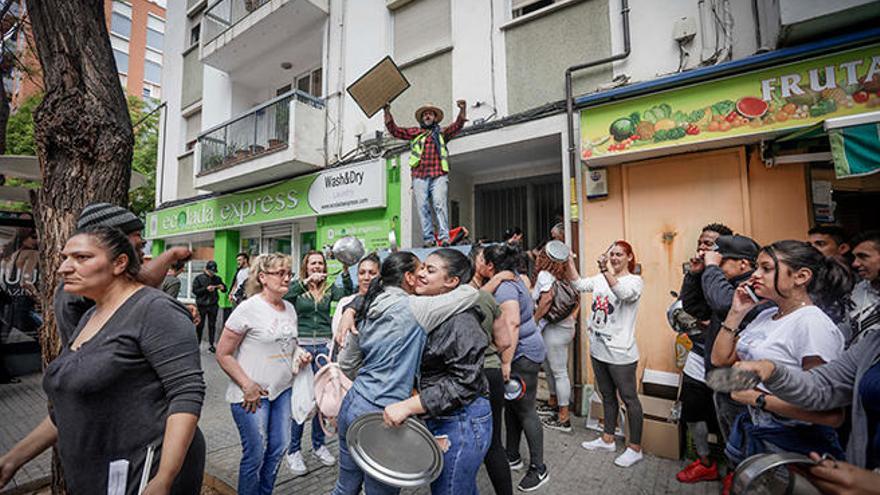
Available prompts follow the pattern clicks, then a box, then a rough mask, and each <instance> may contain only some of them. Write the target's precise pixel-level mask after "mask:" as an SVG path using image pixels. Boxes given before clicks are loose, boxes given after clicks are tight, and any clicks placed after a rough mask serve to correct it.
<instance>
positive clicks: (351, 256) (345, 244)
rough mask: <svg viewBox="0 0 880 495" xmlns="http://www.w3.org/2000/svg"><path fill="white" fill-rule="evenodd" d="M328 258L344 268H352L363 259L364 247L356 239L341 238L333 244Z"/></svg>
mask: <svg viewBox="0 0 880 495" xmlns="http://www.w3.org/2000/svg"><path fill="white" fill-rule="evenodd" d="M330 257H331V258H333V259H335V260H338V261H339V262H340V263H342V264H343V265H345V266H353V265H355V264H356V263H357V262H358V261H360V260H361V258H363V257H364V245H363V244H362V243H361V241H360V239H358V238H357V237H354V236H346V237H342V238H340V239H339V240H337V241H336V242H334V243H333V247H332V248H331V249H330Z"/></svg>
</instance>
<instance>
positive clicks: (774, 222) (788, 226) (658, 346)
mask: <svg viewBox="0 0 880 495" xmlns="http://www.w3.org/2000/svg"><path fill="white" fill-rule="evenodd" d="M608 183H609V194H608V197H607V198H606V199H602V200H597V201H596V200H591V201H589V202H587V201H586V199H585V198H584V197H583V196H582V197H581V208H583V217H582V226H583V228H584V229H586V237H587V242H586V244H585V246H584V249H583V250H582V253H583V254H582V255H581V256H582V260H581V270H582V271H583V272H584V273H582V275H592V274H595V273H596V269H595V263H594V261H593V260H595V259H596V258H597V257H598V256H599V255H600V254H601V253H602V252H604V251H605V250H606V249H607V248H608V246H609V245H610V244H611V242H613V241H614V240H616V239H620V238H625V239H627V240H628V241H629V242H630V243H631V244H632V245H633V249H634V251H635V254H636V260H637V262H638V263H639V264H640V265H641V268H642V277H643V278H644V281H645V291H644V293H643V294H642V299H641V303H640V307H639V317H638V320H637V329H636V338H637V342H638V346H639V351H640V355H641V359H640V360H639V376H641V373H642V370H643V369H644V368H646V367H648V368H651V369H657V370H663V371H676V368H675V352H674V347H673V345H674V339H675V335H674V333H673V332H672V330H671V329H669V327H668V325H667V323H666V308H667V307H668V306H669V304H670V303H671V302H672V297H671V296H670V291H673V290H674V291H678V290H679V288H680V287H681V281H682V277H683V271H682V265H683V263H684V262H685V261H687V259H688V258H689V257H690V256H691V255H692V253H693V252H694V249H695V248H696V241H697V237H699V234H700V230H701V229H702V227H703V226H705V225H706V224H708V223H712V222H723V223H725V224H726V225H728V226H729V227H730V228H732V229H733V230H734V231H736V232H739V233H744V234H746V235H750V236H753V237H755V239H756V240H757V241H758V242H759V243H766V242H770V241H772V240H777V239H782V238H796V239H801V238H803V237H804V235H805V232H806V230H807V228H808V222H809V220H808V215H807V195H806V189H805V187H806V185H805V184H806V177H805V175H804V167H803V166H802V165H784V166H781V167H779V168H775V169H766V168H765V167H764V166H763V163H761V162H760V160H757V159H756V157H755V158H753V159H752V160H751V163H748V161H747V154H746V150H745V148H742V147H737V148H729V149H723V150H717V151H709V152H703V153H691V154H686V155H677V156H673V157H665V158H661V159H655V160H648V161H642V162H636V163H632V164H627V165H617V166H612V167H609V169H608ZM764 212H773V214H772V215H768V214H765V213H764ZM585 307H586V308H589V304H588V303H587V305H586V306H585ZM588 317H589V311H588V310H587V311H582V313H581V318H582V322H581V323H582V328H586V318H588ZM580 351H581V359H582V360H584V361H586V362H587V363H588V362H589V359H588V357H589V350H588V344H587V343H584V344H583V347H582V349H581V350H580ZM587 368H588V366H582V367H581V369H583V370H585V371H584V372H582V374H581V377H580V378H581V380H582V383H583V382H587V381H588V380H590V379H591V378H592V371H591V370H587ZM590 381H591V380H590Z"/></svg>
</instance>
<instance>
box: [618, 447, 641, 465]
mask: <svg viewBox="0 0 880 495" xmlns="http://www.w3.org/2000/svg"><path fill="white" fill-rule="evenodd" d="M641 460H642V452H641V451H639V452H636V451H635V450H633V449H631V448H629V447H627V448H626V450H624V451H623V453H622V454H620V455H619V456H617V459H614V464H616V465H618V466H620V467H624V468H626V467H630V466H632V465H633V464H635V463H637V462H639V461H641Z"/></svg>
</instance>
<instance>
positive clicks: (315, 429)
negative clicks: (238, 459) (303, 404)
mask: <svg viewBox="0 0 880 495" xmlns="http://www.w3.org/2000/svg"><path fill="white" fill-rule="evenodd" d="M300 347H302V349H303V350H304V351H306V352H308V353H309V354H311V355H312V372H314V373H317V372H318V363H316V362H315V356H317V355H319V354H324V355H329V352H330V349H328V348H327V344H318V345H302V346H300ZM303 431H305V424H300V423H297V422H296V421H292V422H291V426H290V448H288V449H287V451H288V452H290V453H291V454H293V453H295V452H299V451H300V449H302V437H303ZM323 445H324V429H323V428H321V419H320V418H319V417H318V415H317V414H315V415H314V416H313V417H312V452H314V451H316V450H318V449H319V448H321V447H322V446H323Z"/></svg>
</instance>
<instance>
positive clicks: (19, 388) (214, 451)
mask: <svg viewBox="0 0 880 495" xmlns="http://www.w3.org/2000/svg"><path fill="white" fill-rule="evenodd" d="M202 365H203V367H204V369H205V381H206V382H207V384H208V390H207V395H206V397H205V406H204V408H203V410H202V417H201V420H200V422H199V427H200V428H201V429H202V432H203V433H204V435H205V439H206V441H207V445H208V455H207V463H206V466H205V470H206V471H207V472H208V473H209V474H211V475H213V476H214V477H216V478H218V479H219V480H221V481H223V482H225V483H227V484H228V485H229V486H232V487H235V484H236V480H237V476H238V463H239V459H240V456H241V447H240V442H239V436H238V430H237V429H236V427H235V423H234V422H233V421H232V416H231V414H230V411H229V405H228V404H227V403H226V402H225V401H224V395H225V392H226V385H227V383H228V379H227V378H226V376H225V375H224V374H223V371H222V370H220V368H219V366H218V365H217V363H216V361H215V360H214V356H213V354H209V353H208V352H206V351H205V350H203V351H202ZM41 380H42V377H41V376H40V375H38V374H36V375H30V376H26V377H22V381H21V383H19V384H13V385H0V417H2V418H3V421H2V422H0V453H3V452H6V451H7V450H9V448H10V447H12V445H14V444H15V443H16V442H17V441H19V440H20V439H22V438H23V437H24V436H25V435H26V434H27V433H28V432H29V431H30V430H31V429H32V428H33V427H35V426H36V425H37V424H38V423H39V422H40V421H41V420H42V419H43V418H44V417H45V415H46V396H45V394H44V393H43V390H42V386H41V383H42V382H41ZM572 425H573V426H574V429H573V431H572V432H571V433H562V432H558V431H553V430H547V429H545V430H544V456H545V463H546V464H547V466H548V468H549V470H550V481H549V482H548V483H547V484H546V485H544V486H543V487H542V488H540V489H539V490H537V491H536V492H535V493H539V494H540V493H546V494H551V493H579V492H584V491H588V490H589V491H592V492H596V493H625V494H654V493H657V494H660V493H683V494H717V493H719V491H720V486H721V485H720V483H698V484H695V485H683V484H681V483H679V482H678V481H676V479H675V474H676V473H677V472H678V471H679V470H680V469H681V468H682V467H684V466H685V462H684V461H671V460H667V459H661V458H659V457H655V456H653V455H650V454H646V455H645V459H644V460H643V461H642V462H640V463H638V464H636V465H635V466H633V467H631V468H629V469H622V468H618V467H617V466H615V465H614V457H615V455H616V454H611V453H604V452H603V453H598V452H588V451H586V450H584V449H583V448H581V446H580V444H581V442H583V441H586V440H592V439H593V438H595V437H596V436H597V434H596V433H595V432H593V431H590V430H587V429H586V428H585V427H584V419H583V418H573V421H572ZM302 445H303V449H304V458H305V461H306V465H307V466H308V467H309V473H308V474H307V475H305V476H301V477H299V478H293V476H292V475H291V473H290V471H289V469H288V468H287V465H286V464H285V463H282V466H281V468H280V471H279V474H278V481H277V485H276V488H275V493H276V494H279V495H286V494H297V495H302V494H324V493H329V492H330V491H331V490H332V489H333V486H334V483H335V481H336V473H337V468H336V466H332V467H325V466H323V465H321V464H320V463H319V462H318V460H317V459H316V458H315V457H313V456H312V455H311V434H310V427H308V426H307V428H306V432H305V434H304V435H303V443H302ZM328 448H329V449H330V451H331V452H333V454H334V455H336V453H337V441H336V439H335V438H333V439H330V440H329V442H328ZM622 448H623V446H622V444H620V445H619V448H618V452H621V451H622ZM522 454H523V456H524V458H526V459H527V458H528V457H527V454H528V452H527V448H526V447H525V441H523V447H522ZM49 473H50V454H49V453H48V452H45V453H43V454H42V455H41V456H39V457H38V458H37V459H35V460H34V461H32V462H31V463H29V464H28V465H26V466H25V467H23V468H22V469H21V470H20V471H19V472H18V473H17V474H16V476H15V478H14V479H13V482H12V483H11V484H10V485H9V486H8V487H7V489H6V490H4V491H2V492H0V493H3V494H5V493H8V492H11V491H12V490H15V489H16V487H22V486H23V485H28V484H30V483H33V482H35V481H39V480H41V479H45V478H46V477H48V476H49ZM513 474H514V476H513V479H514V484H516V483H518V482H519V479H520V478H521V477H522V476H523V475H524V474H525V472H524V471H516V472H514V473H513ZM479 488H480V492H481V493H484V494H491V493H493V491H492V487H491V485H490V483H489V479H488V477H487V476H486V472H485V469H481V470H480V475H479ZM19 489H20V488H19ZM403 493H405V494H428V493H430V490H429V489H428V488H427V487H423V488H420V489H418V490H404V491H403Z"/></svg>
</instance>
